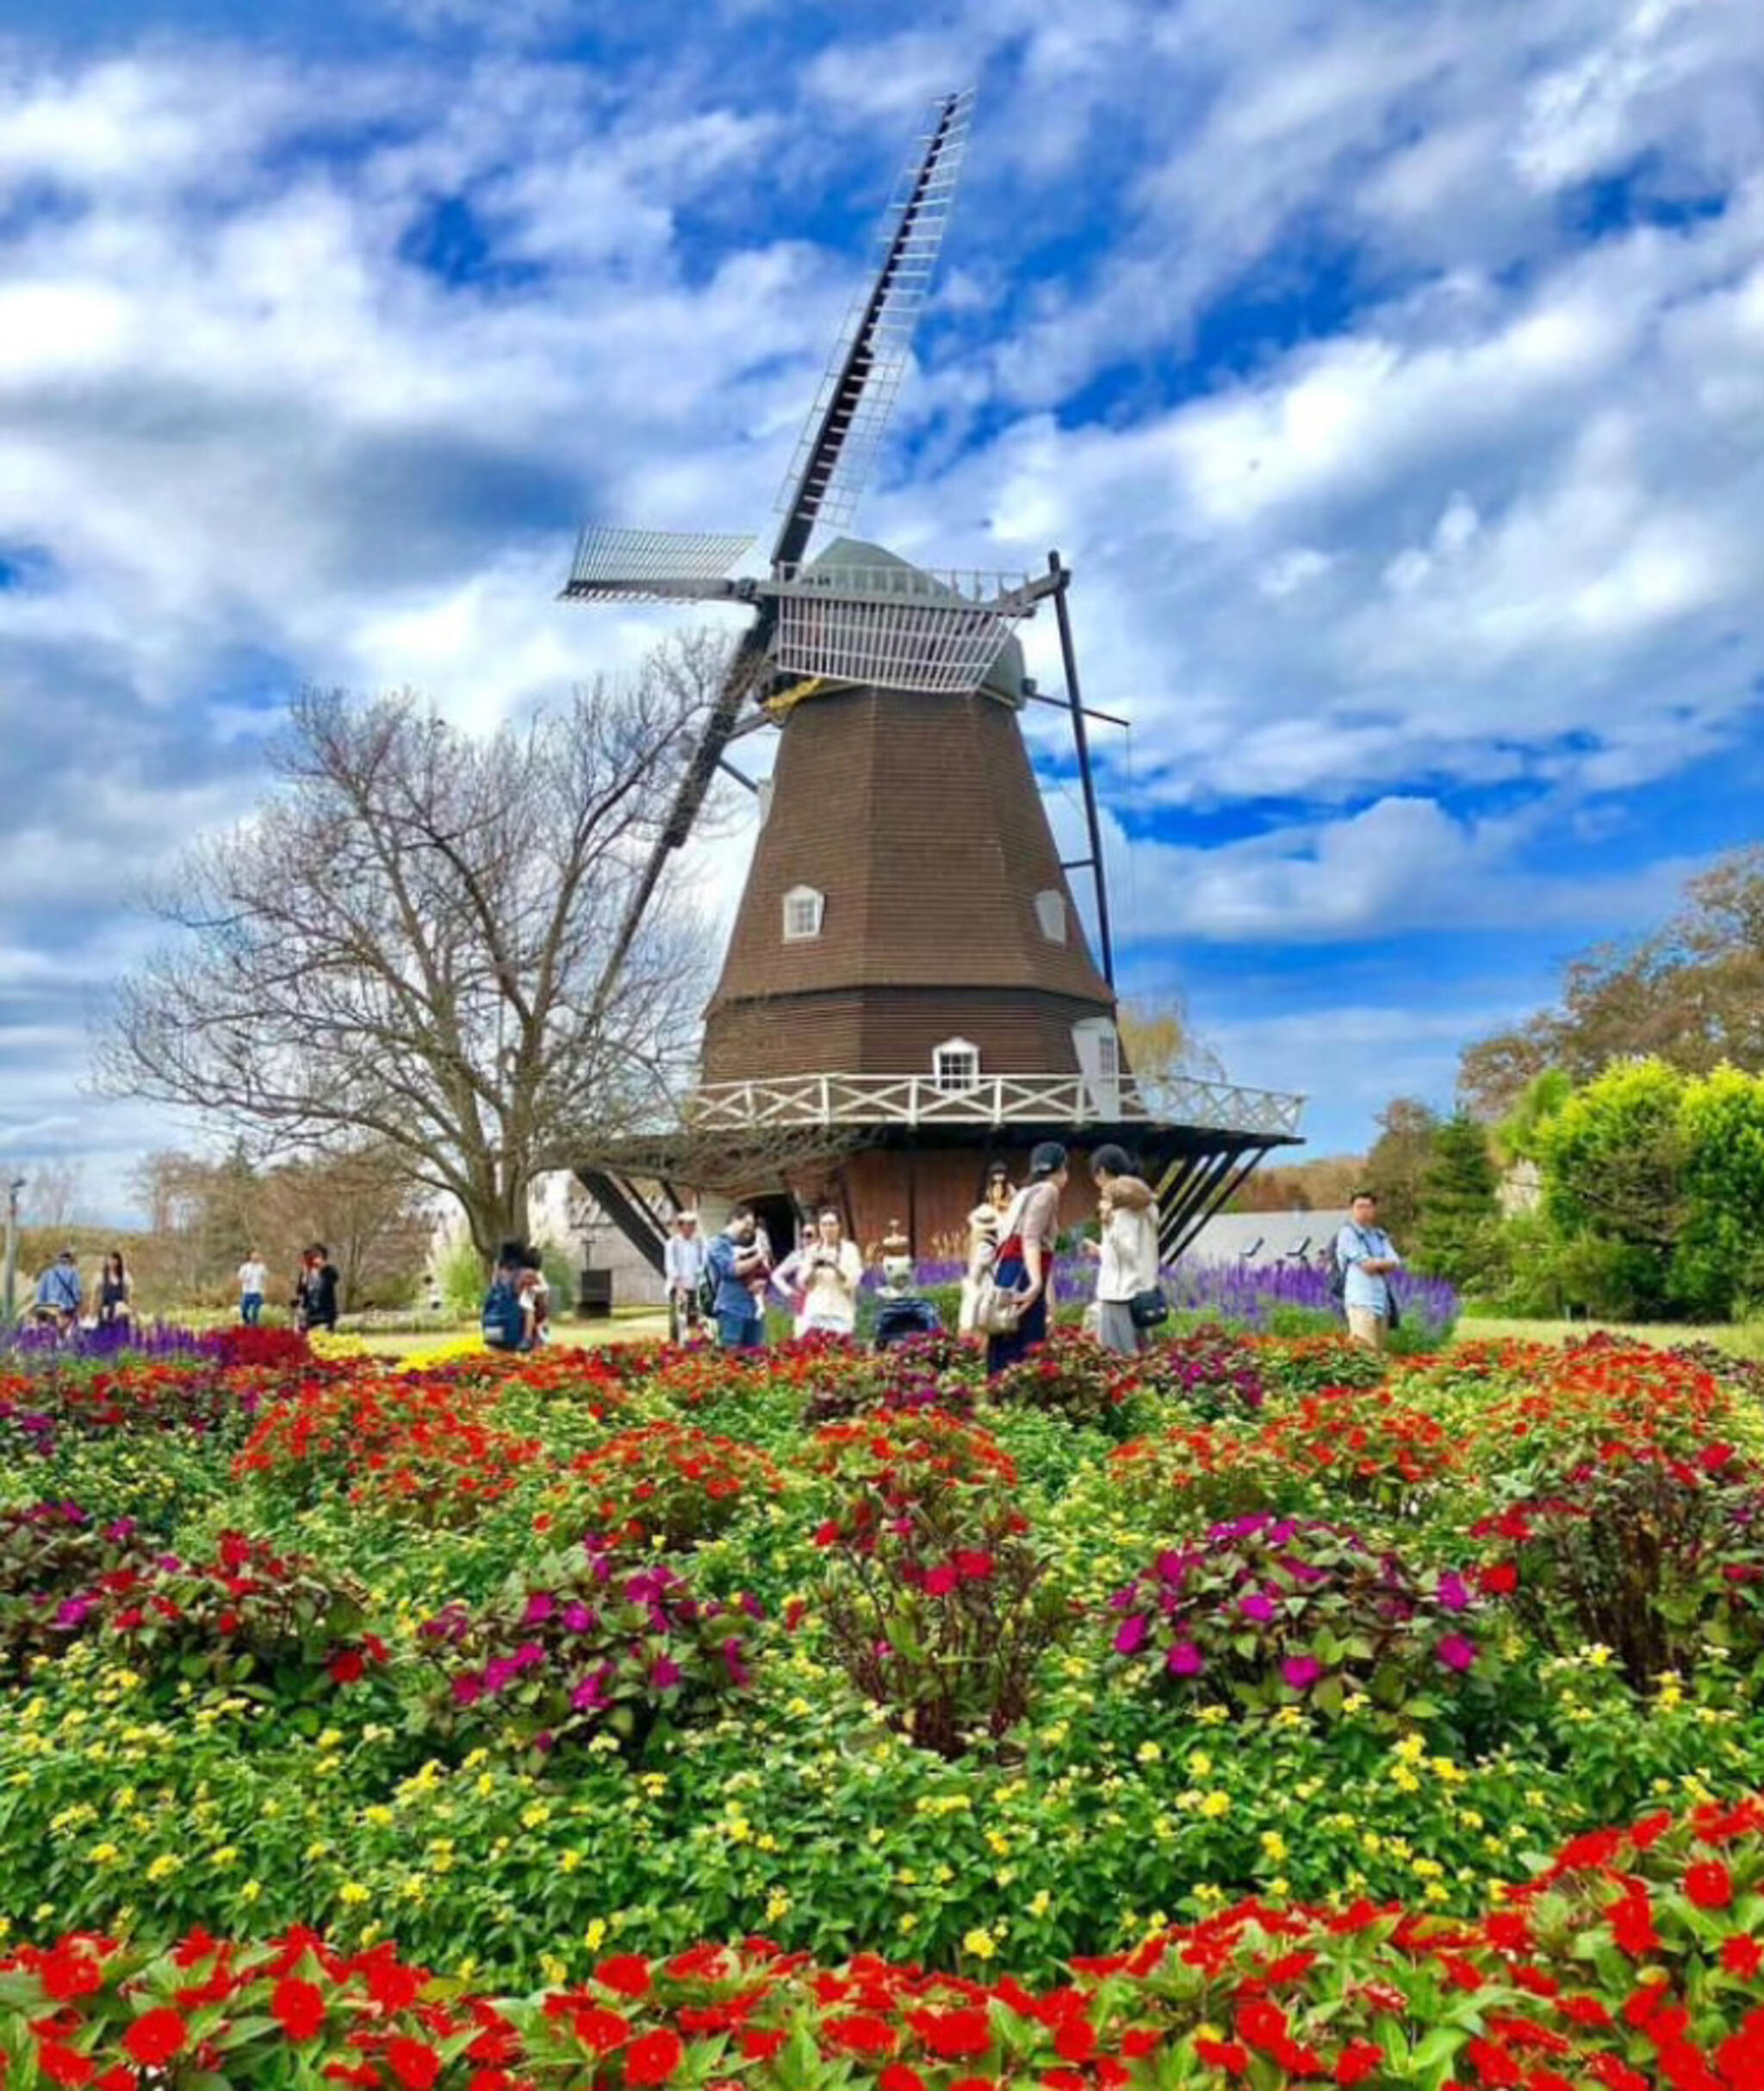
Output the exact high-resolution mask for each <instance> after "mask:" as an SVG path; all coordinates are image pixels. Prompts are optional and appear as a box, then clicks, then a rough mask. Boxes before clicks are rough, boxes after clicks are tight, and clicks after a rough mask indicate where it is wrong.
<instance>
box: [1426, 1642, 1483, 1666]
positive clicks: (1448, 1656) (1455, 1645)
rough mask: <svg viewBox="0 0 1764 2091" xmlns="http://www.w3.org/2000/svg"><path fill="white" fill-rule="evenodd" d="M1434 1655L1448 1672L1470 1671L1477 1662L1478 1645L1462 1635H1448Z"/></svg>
mask: <svg viewBox="0 0 1764 2091" xmlns="http://www.w3.org/2000/svg"><path fill="white" fill-rule="evenodd" d="M1433 1653H1434V1654H1436V1655H1437V1656H1438V1658H1439V1660H1440V1661H1441V1662H1443V1663H1444V1665H1445V1666H1446V1668H1447V1669H1448V1670H1468V1669H1469V1667H1470V1666H1471V1664H1472V1663H1474V1662H1475V1660H1476V1644H1475V1641H1468V1640H1466V1639H1465V1637H1464V1636H1463V1635H1462V1634H1448V1635H1446V1636H1445V1639H1444V1641H1441V1642H1440V1644H1439V1646H1438V1647H1437V1648H1436V1649H1435V1650H1434V1651H1433Z"/></svg>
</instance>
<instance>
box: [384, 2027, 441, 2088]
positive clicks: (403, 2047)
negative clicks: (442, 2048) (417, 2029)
mask: <svg viewBox="0 0 1764 2091" xmlns="http://www.w3.org/2000/svg"><path fill="white" fill-rule="evenodd" d="M386 2066H387V2068H388V2069H390V2070H391V2072H392V2074H393V2075H394V2076H395V2077H396V2078H397V2079H398V2081H399V2082H400V2083H401V2084H402V2085H404V2087H405V2091H429V2086H430V2085H431V2084H432V2083H433V2082H434V2081H435V2079H436V2078H437V2077H438V2075H440V2074H441V2057H440V2056H439V2055H438V2054H437V2053H436V2052H435V2051H434V2049H433V2048H432V2047H431V2046H429V2045H428V2044H427V2043H426V2042H425V2041H422V2040H411V2039H407V2038H404V2037H403V2036H402V2035H399V2036H397V2037H396V2038H393V2039H390V2040H388V2042H387V2043H386Z"/></svg>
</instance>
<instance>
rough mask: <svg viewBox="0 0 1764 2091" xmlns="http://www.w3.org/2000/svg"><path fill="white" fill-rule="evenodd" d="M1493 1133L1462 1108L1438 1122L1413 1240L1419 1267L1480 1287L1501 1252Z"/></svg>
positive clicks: (1462, 1284)
mask: <svg viewBox="0 0 1764 2091" xmlns="http://www.w3.org/2000/svg"><path fill="white" fill-rule="evenodd" d="M1496 1182H1497V1179H1496V1177H1495V1173H1494V1163H1493V1161H1492V1160H1491V1159H1490V1158H1489V1154H1488V1133H1487V1132H1486V1130H1485V1129H1484V1128H1483V1127H1482V1126H1480V1125H1478V1124H1477V1123H1476V1121H1475V1119H1473V1118H1470V1117H1468V1116H1467V1115H1466V1114H1464V1113H1463V1112H1459V1113H1458V1114H1457V1116H1456V1117H1453V1118H1449V1119H1447V1120H1445V1121H1444V1124H1443V1125H1440V1126H1436V1127H1435V1128H1434V1132H1433V1137H1432V1152H1431V1154H1430V1155H1429V1157H1428V1160H1427V1166H1426V1170H1425V1173H1424V1174H1423V1176H1422V1178H1421V1212H1420V1220H1419V1225H1418V1226H1417V1227H1416V1230H1415V1234H1414V1240H1413V1263H1414V1265H1415V1267H1416V1269H1419V1270H1423V1271H1426V1272H1429V1273H1431V1274H1432V1275H1433V1276H1435V1277H1439V1278H1450V1281H1452V1283H1453V1284H1454V1285H1456V1286H1458V1287H1460V1288H1463V1289H1469V1288H1472V1287H1478V1286H1479V1285H1480V1283H1481V1281H1482V1280H1483V1279H1484V1278H1485V1277H1486V1276H1487V1275H1488V1271H1489V1269H1491V1266H1492V1265H1493V1263H1494V1261H1495V1258H1496V1250H1495V1247H1494V1243H1495V1236H1496V1231H1497V1229H1498V1227H1499V1225H1500V1205H1499V1202H1498V1201H1497V1199H1496V1196H1495V1188H1496Z"/></svg>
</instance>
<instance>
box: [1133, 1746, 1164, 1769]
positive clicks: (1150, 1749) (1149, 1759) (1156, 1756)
mask: <svg viewBox="0 0 1764 2091" xmlns="http://www.w3.org/2000/svg"><path fill="white" fill-rule="evenodd" d="M1134 1756H1135V1757H1137V1758H1138V1759H1139V1760H1140V1763H1141V1764H1142V1765H1161V1764H1162V1763H1163V1762H1164V1753H1163V1751H1162V1750H1160V1749H1159V1748H1158V1745H1157V1744H1156V1743H1155V1742H1142V1743H1141V1744H1140V1747H1139V1748H1138V1749H1137V1750H1135V1751H1134Z"/></svg>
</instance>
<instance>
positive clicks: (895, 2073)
mask: <svg viewBox="0 0 1764 2091" xmlns="http://www.w3.org/2000/svg"><path fill="white" fill-rule="evenodd" d="M876 2086H877V2091H925V2080H924V2078H923V2077H922V2076H921V2075H919V2073H918V2071H917V2070H916V2069H908V2067H907V2066H906V2064H905V2063H904V2062H891V2063H889V2064H888V2066H887V2068H886V2069H884V2070H883V2072H882V2074H881V2075H879V2077H878V2078H877V2079H876Z"/></svg>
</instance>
